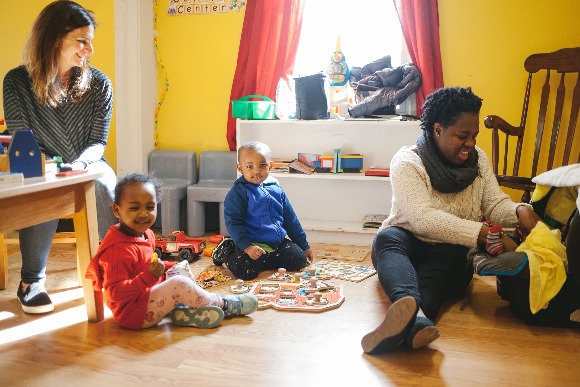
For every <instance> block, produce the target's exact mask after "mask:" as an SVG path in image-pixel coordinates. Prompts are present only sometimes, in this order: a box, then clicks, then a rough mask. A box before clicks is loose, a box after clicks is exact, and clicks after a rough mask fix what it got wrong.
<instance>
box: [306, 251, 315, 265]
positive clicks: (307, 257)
mask: <svg viewBox="0 0 580 387" xmlns="http://www.w3.org/2000/svg"><path fill="white" fill-rule="evenodd" d="M304 254H306V260H307V261H308V264H309V265H310V264H311V263H312V260H313V259H314V255H313V254H312V249H307V250H304Z"/></svg>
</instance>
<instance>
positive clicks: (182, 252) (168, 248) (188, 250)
mask: <svg viewBox="0 0 580 387" xmlns="http://www.w3.org/2000/svg"><path fill="white" fill-rule="evenodd" d="M204 248H205V239H203V238H192V237H189V236H187V235H185V233H184V232H183V231H173V232H170V233H169V234H167V237H165V238H157V239H155V252H156V253H157V255H158V256H159V258H161V259H167V258H169V257H170V256H172V255H177V257H178V258H179V260H180V261H184V260H186V261H188V262H191V261H193V259H194V258H197V257H199V255H200V254H201V253H202V252H203V249H204Z"/></svg>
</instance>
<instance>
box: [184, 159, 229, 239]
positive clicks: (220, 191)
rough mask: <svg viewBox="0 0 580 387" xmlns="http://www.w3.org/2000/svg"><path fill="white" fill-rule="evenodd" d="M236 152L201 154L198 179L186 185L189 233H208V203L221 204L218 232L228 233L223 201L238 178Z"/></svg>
mask: <svg viewBox="0 0 580 387" xmlns="http://www.w3.org/2000/svg"><path fill="white" fill-rule="evenodd" d="M236 164H237V152H236V151H204V152H201V154H200V156H199V182H198V183H197V184H193V185H190V186H189V187H187V234H188V235H191V236H194V237H199V236H203V235H205V203H206V202H209V203H211V202H217V203H218V205H219V210H218V211H219V231H220V234H224V235H227V233H228V231H227V229H226V223H225V220H224V200H225V198H226V195H227V193H228V192H229V190H230V189H231V188H232V187H233V186H234V181H235V180H236V178H237V173H236Z"/></svg>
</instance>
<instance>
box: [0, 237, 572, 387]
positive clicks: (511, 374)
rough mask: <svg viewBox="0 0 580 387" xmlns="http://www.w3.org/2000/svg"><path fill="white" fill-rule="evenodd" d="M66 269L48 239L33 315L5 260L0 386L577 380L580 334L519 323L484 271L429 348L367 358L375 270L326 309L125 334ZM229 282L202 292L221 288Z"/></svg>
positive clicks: (16, 263)
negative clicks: (93, 310)
mask: <svg viewBox="0 0 580 387" xmlns="http://www.w3.org/2000/svg"><path fill="white" fill-rule="evenodd" d="M313 247H314V250H315V251H316V250H317V249H319V248H321V246H320V245H318V246H313ZM362 264H364V265H370V257H367V258H366V259H365V261H364V262H363V263H362ZM209 265H211V259H210V258H208V257H202V258H200V259H199V260H198V261H195V262H194V264H193V266H192V268H193V271H194V273H196V274H197V273H199V272H200V271H202V270H203V269H204V268H206V267H207V266H209ZM75 266H76V265H75V259H74V246H72V245H55V246H54V247H53V250H52V251H51V255H50V257H49V262H48V270H47V273H48V280H47V283H46V287H47V289H48V290H49V293H50V294H51V297H52V299H53V302H54V303H55V311H54V312H53V313H49V314H46V315H38V316H34V315H28V314H25V313H23V312H22V310H21V307H20V304H19V303H18V300H17V299H16V287H17V285H18V281H19V278H20V255H19V254H18V253H16V254H12V255H11V256H10V257H9V268H10V274H9V282H8V288H7V289H5V290H2V291H0V385H1V386H80V385H82V386H125V385H139V386H160V385H195V386H203V385H207V386H238V385H239V386H272V385H276V386H346V385H357V386H385V385H405V386H425V385H427V386H441V385H445V386H472V385H473V386H474V385H486V386H488V385H489V386H503V385H510V386H513V385H522V386H523V385H525V386H554V385H559V386H574V385H580V367H579V361H580V335H579V331H578V330H571V329H555V328H543V327H534V326H528V325H526V324H524V323H523V322H521V321H519V320H517V319H516V318H515V317H513V316H512V315H511V314H510V312H509V310H508V308H507V304H506V303H505V302H504V301H502V300H501V299H500V298H499V296H497V294H496V291H495V279H494V278H491V277H485V278H483V277H478V276H475V277H474V280H473V284H472V286H471V288H470V291H469V293H468V296H467V298H465V299H464V300H459V301H457V302H453V303H450V304H448V305H447V306H446V308H445V311H444V312H443V313H442V315H441V317H440V319H439V321H438V322H437V326H438V328H439V330H440V332H441V337H440V338H439V339H438V340H436V341H435V342H434V343H432V344H431V345H430V346H429V347H428V348H423V349H420V350H415V351H414V350H410V349H406V348H401V349H399V350H397V351H395V352H393V353H390V354H384V355H378V356H368V355H365V354H363V352H362V349H361V346H360V340H361V338H362V337H363V336H364V335H365V334H366V333H368V332H369V331H370V330H372V329H374V328H375V327H376V326H377V325H378V324H379V323H380V322H381V321H382V319H383V318H384V315H385V311H386V309H387V306H388V305H389V301H388V299H387V298H386V297H385V296H384V294H383V292H382V290H381V289H380V285H379V283H378V280H377V276H376V275H375V276H373V277H371V278H368V279H366V280H364V281H362V282H359V283H353V282H348V281H340V280H332V281H331V282H333V283H337V284H342V285H343V286H344V293H345V296H346V300H345V302H344V304H342V305H341V306H340V307H339V308H338V309H334V310H330V311H327V312H323V313H297V312H283V311H276V310H271V309H266V310H259V311H258V312H256V313H254V314H252V315H250V316H248V317H242V318H234V319H230V320H224V322H223V323H222V324H221V325H220V326H219V327H218V328H216V329H211V330H203V329H196V328H181V327H176V326H173V325H172V324H171V322H170V321H169V320H167V321H165V320H164V321H163V322H162V323H161V324H160V325H159V326H157V327H155V328H151V329H147V330H143V331H139V332H133V331H129V330H126V329H122V328H119V327H118V326H117V324H116V323H115V322H114V321H113V319H112V317H111V316H110V313H109V314H107V317H106V319H105V320H104V321H103V322H101V323H98V324H92V323H88V322H87V321H86V311H85V308H84V304H83V299H82V289H81V288H79V287H78V284H77V281H76V275H77V274H76V267H75ZM269 274H271V272H267V273H263V274H262V276H261V277H260V278H266V277H267V276H268V275H269ZM231 284H233V281H230V282H229V283H228V284H227V286H222V287H221V288H218V287H213V288H209V289H210V290H212V291H216V292H219V293H225V292H227V290H226V289H227V287H229V285H231ZM107 311H108V310H107Z"/></svg>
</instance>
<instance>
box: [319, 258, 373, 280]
mask: <svg viewBox="0 0 580 387" xmlns="http://www.w3.org/2000/svg"><path fill="white" fill-rule="evenodd" d="M311 267H315V268H316V269H317V270H320V271H321V272H322V273H324V274H328V275H329V276H330V277H333V278H338V279H342V280H346V281H353V282H361V281H362V280H364V279H367V278H369V277H371V276H373V275H375V274H376V273H377V271H376V270H375V269H374V268H373V267H367V266H362V265H356V264H354V263H349V262H342V261H335V260H332V259H324V260H321V261H318V262H316V263H314V264H312V265H311Z"/></svg>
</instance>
